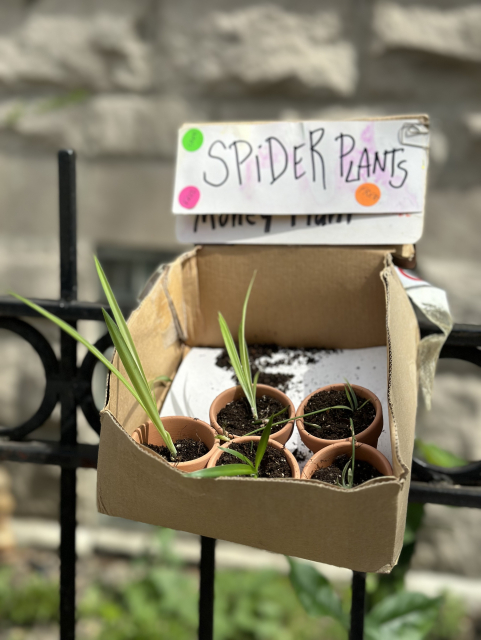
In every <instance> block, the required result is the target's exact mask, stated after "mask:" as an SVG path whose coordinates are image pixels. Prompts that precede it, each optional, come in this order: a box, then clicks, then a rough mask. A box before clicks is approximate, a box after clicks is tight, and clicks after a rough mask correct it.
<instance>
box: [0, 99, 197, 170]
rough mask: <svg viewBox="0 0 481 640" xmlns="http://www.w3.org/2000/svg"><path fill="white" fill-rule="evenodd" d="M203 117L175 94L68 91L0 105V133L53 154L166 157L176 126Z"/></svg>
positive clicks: (173, 147)
mask: <svg viewBox="0 0 481 640" xmlns="http://www.w3.org/2000/svg"><path fill="white" fill-rule="evenodd" d="M62 100H64V102H62ZM69 101H70V104H69ZM204 119H205V118H204V114H203V109H201V108H196V109H195V110H194V109H193V108H191V107H190V106H189V104H188V103H187V101H186V100H184V99H182V98H179V97H175V96H171V97H145V96H142V95H133V94H120V95H119V94H105V95H100V96H93V97H88V96H86V95H82V94H79V93H75V92H72V93H71V94H65V95H64V96H58V97H52V98H49V99H35V100H30V101H26V100H22V99H14V100H13V99H10V100H6V101H4V102H3V103H0V131H3V132H7V133H10V135H12V134H14V135H16V136H18V137H20V138H21V139H22V142H23V143H24V144H31V145H32V146H33V145H35V146H36V147H37V148H38V147H39V145H40V146H41V147H42V149H51V150H52V151H56V150H57V149H59V148H62V147H69V148H73V149H75V150H76V151H77V152H78V153H79V154H81V155H83V156H86V157H98V156H100V157H103V156H114V157H125V156H135V157H137V156H140V157H164V158H172V157H174V156H175V152H176V148H177V130H178V128H179V127H180V125H182V124H183V123H184V122H188V121H189V120H191V121H192V120H197V121H198V120H204Z"/></svg>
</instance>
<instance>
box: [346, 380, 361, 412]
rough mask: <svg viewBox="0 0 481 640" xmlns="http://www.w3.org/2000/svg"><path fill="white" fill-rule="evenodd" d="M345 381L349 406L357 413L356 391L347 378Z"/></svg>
mask: <svg viewBox="0 0 481 640" xmlns="http://www.w3.org/2000/svg"><path fill="white" fill-rule="evenodd" d="M344 380H345V381H346V384H345V385H344V390H345V392H346V396H347V399H348V400H349V404H350V405H351V407H352V410H353V411H357V408H358V406H357V405H358V402H357V397H356V394H355V393H354V389H353V388H352V387H351V383H350V382H349V380H347V379H346V378H344ZM348 390H349V392H348Z"/></svg>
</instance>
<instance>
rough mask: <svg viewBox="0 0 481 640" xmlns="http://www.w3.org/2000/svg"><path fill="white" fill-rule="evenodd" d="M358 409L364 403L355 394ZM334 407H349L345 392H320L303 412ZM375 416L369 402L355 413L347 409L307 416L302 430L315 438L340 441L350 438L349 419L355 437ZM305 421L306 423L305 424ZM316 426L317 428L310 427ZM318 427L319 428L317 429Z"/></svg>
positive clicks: (373, 408) (374, 411)
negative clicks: (351, 422)
mask: <svg viewBox="0 0 481 640" xmlns="http://www.w3.org/2000/svg"><path fill="white" fill-rule="evenodd" d="M356 398H357V401H358V405H359V407H360V406H361V405H362V404H363V402H365V398H361V397H360V396H358V395H357V394H356ZM336 405H344V406H347V407H348V406H349V402H348V400H347V397H346V393H345V391H336V390H334V389H331V390H328V391H320V392H319V393H316V395H314V396H312V398H311V399H310V400H309V402H308V403H307V405H306V407H305V410H304V412H305V413H306V414H307V413H310V412H311V411H318V410H319V409H325V408H326V407H334V406H336ZM375 416H376V409H375V407H374V405H373V404H372V403H371V402H367V403H366V404H365V405H364V406H363V407H362V409H358V410H357V411H354V412H352V411H349V410H348V409H332V410H331V411H324V412H323V413H318V414H316V415H314V416H309V417H308V418H306V419H305V420H304V428H305V430H306V431H307V432H308V433H310V434H311V435H313V436H315V437H316V438H324V439H325V440H342V439H343V438H350V437H351V428H350V422H349V418H352V421H353V423H354V433H355V434H356V435H357V434H358V433H361V432H362V431H364V429H367V427H369V425H370V424H371V423H372V421H373V420H374V418H375ZM306 420H307V421H308V422H306ZM308 423H312V424H316V425H318V426H317V427H313V426H310V424H308ZM319 427H320V428H319Z"/></svg>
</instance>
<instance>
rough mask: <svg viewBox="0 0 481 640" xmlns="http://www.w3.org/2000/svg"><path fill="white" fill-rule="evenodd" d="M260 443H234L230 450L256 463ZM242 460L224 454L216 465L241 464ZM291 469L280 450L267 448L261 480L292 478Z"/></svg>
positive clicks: (261, 466) (260, 471)
mask: <svg viewBox="0 0 481 640" xmlns="http://www.w3.org/2000/svg"><path fill="white" fill-rule="evenodd" d="M257 445H258V443H255V442H233V443H231V444H230V445H229V449H233V450H234V451H239V452H240V453H242V454H243V455H245V457H246V458H249V460H250V461H251V462H252V463H254V462H255V459H256V451H257ZM239 462H240V460H239V458H237V457H236V456H231V455H230V454H229V453H223V454H222V455H221V457H220V458H219V461H218V462H217V464H216V467H218V466H220V465H224V464H239ZM291 477H292V473H291V468H290V466H289V463H288V462H287V460H286V458H285V456H284V454H283V453H282V451H280V450H279V449H275V448H274V447H267V449H266V452H265V454H264V457H263V458H262V462H261V464H260V466H259V478H291Z"/></svg>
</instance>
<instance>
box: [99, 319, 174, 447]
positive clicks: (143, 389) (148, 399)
mask: <svg viewBox="0 0 481 640" xmlns="http://www.w3.org/2000/svg"><path fill="white" fill-rule="evenodd" d="M102 313H103V316H104V320H105V324H106V325H107V329H108V332H109V333H110V337H111V338H112V342H113V343H114V346H115V348H116V349H117V352H118V354H119V357H120V359H121V361H122V364H123V365H124V367H125V370H126V372H127V375H128V376H129V378H130V381H131V382H132V384H133V386H134V388H135V390H136V392H137V394H138V396H139V398H140V399H141V401H142V406H143V407H144V408H145V412H146V413H147V415H148V416H149V418H150V419H151V420H152V422H153V423H154V425H155V427H156V428H157V430H158V431H159V433H160V435H161V436H162V438H163V440H164V442H165V445H166V447H168V449H169V451H170V452H171V454H172V455H173V456H174V457H176V456H177V450H176V448H175V446H174V443H173V442H172V438H171V436H170V433H168V432H167V431H166V430H165V427H164V425H163V424H162V421H161V419H160V416H159V412H158V411H157V405H156V403H155V402H154V399H153V397H152V393H151V389H150V386H149V383H148V382H147V381H146V379H145V376H143V375H142V373H141V371H140V370H139V368H138V366H137V361H136V360H135V358H134V356H133V354H132V353H131V351H130V349H129V347H128V345H127V344H126V342H125V340H124V339H123V337H122V335H121V333H120V330H119V328H118V327H117V325H116V324H115V322H114V321H113V320H112V318H111V317H110V316H109V314H108V313H107V312H106V311H105V309H102Z"/></svg>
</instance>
